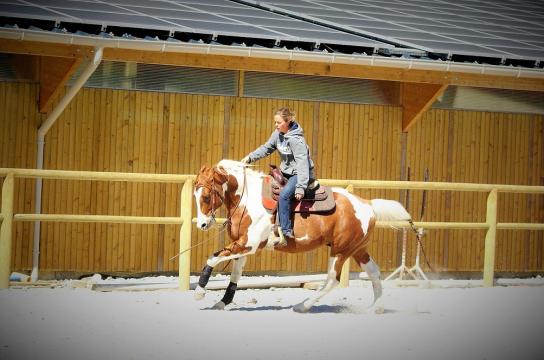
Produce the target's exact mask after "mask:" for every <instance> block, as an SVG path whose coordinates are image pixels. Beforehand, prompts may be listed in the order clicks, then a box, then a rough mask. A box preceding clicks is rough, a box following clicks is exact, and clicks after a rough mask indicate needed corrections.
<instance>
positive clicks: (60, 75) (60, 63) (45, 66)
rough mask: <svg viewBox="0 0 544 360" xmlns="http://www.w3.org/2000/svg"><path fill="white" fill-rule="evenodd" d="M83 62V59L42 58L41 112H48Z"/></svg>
mask: <svg viewBox="0 0 544 360" xmlns="http://www.w3.org/2000/svg"><path fill="white" fill-rule="evenodd" d="M81 62H82V59H81V58H73V59H70V58H62V57H51V56H42V57H41V59H40V106H39V108H40V112H42V113H44V112H47V110H48V108H49V107H50V105H51V103H52V102H53V100H55V99H56V98H57V97H58V96H59V94H60V93H61V90H62V89H63V88H64V85H65V84H66V82H67V81H68V79H70V77H71V76H72V74H73V73H74V72H75V71H76V69H77V67H78V66H79V65H80V64H81Z"/></svg>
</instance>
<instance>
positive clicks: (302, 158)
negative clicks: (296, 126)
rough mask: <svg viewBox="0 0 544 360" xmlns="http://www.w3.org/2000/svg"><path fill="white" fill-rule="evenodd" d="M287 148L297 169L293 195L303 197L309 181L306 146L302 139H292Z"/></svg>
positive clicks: (308, 162) (308, 161)
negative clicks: (291, 153) (289, 149)
mask: <svg viewBox="0 0 544 360" xmlns="http://www.w3.org/2000/svg"><path fill="white" fill-rule="evenodd" d="M289 147H290V148H291V151H292V152H293V157H294V158H295V162H296V168H297V180H298V181H297V185H296V190H295V194H301V195H304V191H305V190H306V188H307V187H308V182H309V181H310V160H309V158H308V145H306V142H305V141H304V139H303V138H292V139H290V140H289Z"/></svg>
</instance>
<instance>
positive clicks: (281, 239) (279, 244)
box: [274, 227, 287, 247]
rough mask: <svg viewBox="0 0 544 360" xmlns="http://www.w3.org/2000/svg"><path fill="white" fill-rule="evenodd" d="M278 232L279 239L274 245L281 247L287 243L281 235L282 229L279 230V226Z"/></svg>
mask: <svg viewBox="0 0 544 360" xmlns="http://www.w3.org/2000/svg"><path fill="white" fill-rule="evenodd" d="M278 233H279V235H280V241H279V242H278V243H277V244H276V245H274V246H277V247H283V246H285V245H287V240H286V239H285V236H283V231H282V230H281V227H278Z"/></svg>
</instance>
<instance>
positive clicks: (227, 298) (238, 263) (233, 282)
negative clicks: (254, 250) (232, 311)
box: [212, 256, 247, 310]
mask: <svg viewBox="0 0 544 360" xmlns="http://www.w3.org/2000/svg"><path fill="white" fill-rule="evenodd" d="M246 261H247V257H245V256H244V257H241V258H239V259H236V260H234V262H233V265H232V271H231V273H230V282H229V285H228V286H227V290H226V291H225V294H224V295H223V298H222V299H221V300H220V301H219V302H218V303H216V304H215V305H214V306H213V307H212V309H217V310H223V309H224V308H225V306H227V305H228V304H230V303H231V302H232V299H233V298H234V293H235V292H236V289H237V287H238V280H240V276H242V270H243V269H244V265H245V264H246Z"/></svg>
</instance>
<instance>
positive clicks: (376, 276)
mask: <svg viewBox="0 0 544 360" xmlns="http://www.w3.org/2000/svg"><path fill="white" fill-rule="evenodd" d="M353 258H354V259H355V261H357V263H359V265H360V266H361V268H362V269H363V271H365V272H366V273H367V275H368V277H369V278H370V281H371V282H372V290H373V291H374V301H373V303H372V307H373V308H374V312H376V313H383V310H384V309H383V304H382V302H383V301H382V299H381V297H382V281H381V280H380V275H381V273H380V268H379V267H378V265H377V264H376V262H374V260H373V259H372V258H371V257H370V255H368V252H367V251H366V249H362V250H359V251H357V252H356V253H355V254H353Z"/></svg>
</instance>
